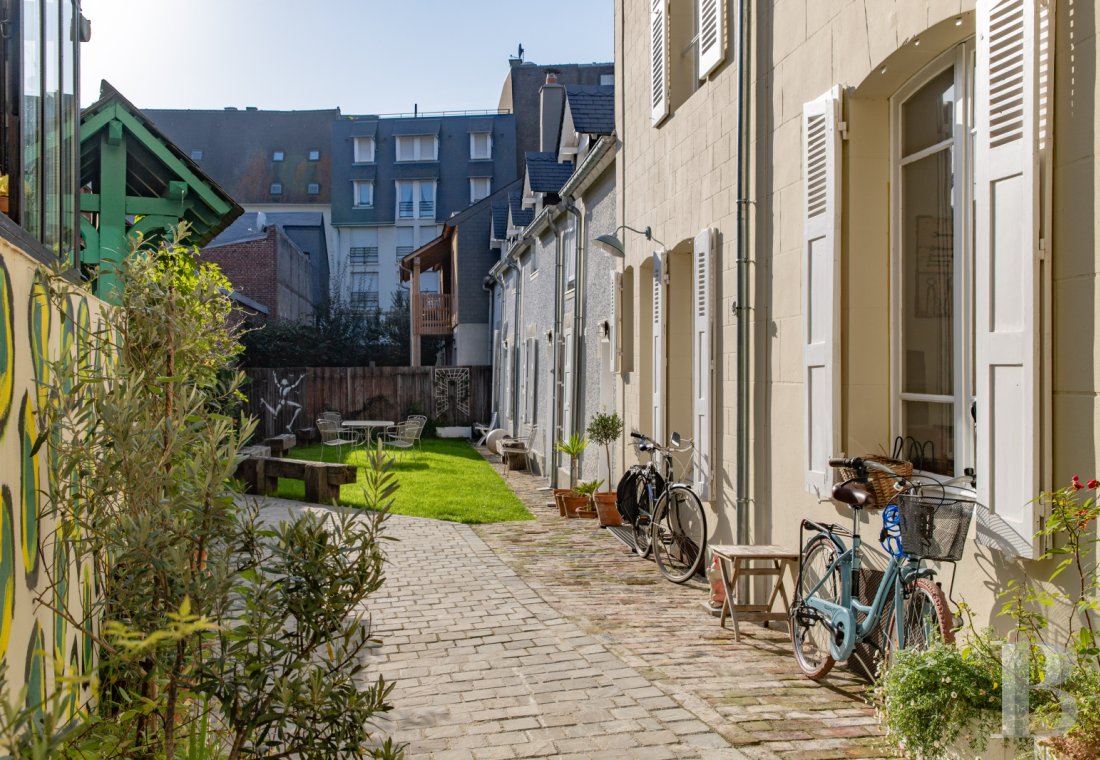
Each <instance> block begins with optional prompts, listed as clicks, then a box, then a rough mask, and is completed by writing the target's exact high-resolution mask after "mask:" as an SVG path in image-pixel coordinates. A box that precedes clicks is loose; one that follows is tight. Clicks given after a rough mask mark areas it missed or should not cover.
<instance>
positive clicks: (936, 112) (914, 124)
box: [901, 68, 955, 156]
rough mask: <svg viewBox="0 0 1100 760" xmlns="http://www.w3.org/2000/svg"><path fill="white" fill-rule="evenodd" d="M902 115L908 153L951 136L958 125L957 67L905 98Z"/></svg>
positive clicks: (903, 139)
mask: <svg viewBox="0 0 1100 760" xmlns="http://www.w3.org/2000/svg"><path fill="white" fill-rule="evenodd" d="M901 118H902V122H901V128H902V140H901V144H902V151H903V155H905V156H908V155H910V154H912V153H916V152H917V151H918V150H921V149H923V148H927V147H929V146H931V145H935V144H936V143H940V142H943V141H944V140H946V139H948V138H949V137H951V136H952V134H953V133H954V124H955V69H954V68H950V69H948V70H947V71H945V72H943V73H942V74H940V75H939V76H938V77H936V78H935V79H933V80H932V81H931V82H929V83H928V84H926V85H925V86H924V87H922V88H921V89H920V90H918V91H917V93H916V94H915V95H913V97H911V98H909V100H907V101H905V105H904V106H902V117H901Z"/></svg>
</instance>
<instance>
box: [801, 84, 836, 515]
mask: <svg viewBox="0 0 1100 760" xmlns="http://www.w3.org/2000/svg"><path fill="white" fill-rule="evenodd" d="M839 114H840V88H839V87H834V88H833V89H832V90H830V91H829V92H827V93H825V94H824V95H822V96H821V97H820V98H818V99H816V100H813V101H811V102H809V103H807V104H805V106H803V109H802V175H803V178H804V182H805V206H804V210H803V212H804V215H805V216H804V222H803V232H804V236H803V243H802V327H803V332H802V340H803V344H802V362H803V385H804V387H803V394H804V409H805V426H806V427H805V437H804V439H803V456H804V457H805V462H804V469H805V472H806V488H807V490H809V491H810V492H812V493H816V494H817V495H818V497H819V498H825V497H826V496H827V495H828V494H829V486H830V482H831V480H832V477H831V473H830V471H829V466H828V460H829V457H832V456H835V455H837V454H839V452H840V361H839V355H840V341H839V334H838V331H839V327H840V298H839V295H838V293H837V286H838V285H839V277H838V272H839V269H840V255H839V247H840V135H839V132H838V130H837V122H838V120H839Z"/></svg>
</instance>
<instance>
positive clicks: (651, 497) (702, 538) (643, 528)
mask: <svg viewBox="0 0 1100 760" xmlns="http://www.w3.org/2000/svg"><path fill="white" fill-rule="evenodd" d="M630 437H631V438H633V439H634V441H635V442H634V445H635V446H637V448H638V450H639V451H647V452H650V453H651V454H652V453H655V454H656V455H657V456H654V457H652V459H658V458H659V460H660V463H659V464H658V463H655V462H654V461H652V459H651V461H650V462H649V463H648V464H646V465H645V466H644V467H643V468H642V472H641V476H640V477H639V479H638V484H639V485H638V488H639V492H638V499H637V505H638V514H637V516H636V517H635V519H634V522H633V530H634V543H635V546H636V549H635V551H637V553H638V554H640V555H641V556H643V557H648V556H649V554H650V552H653V555H654V558H655V559H656V560H657V567H658V568H659V569H660V571H661V574H662V575H663V576H665V578H667V579H668V580H670V581H672V582H673V583H684V582H685V581H687V580H688V579H690V578H691V577H693V576H694V575H695V574H696V573H698V572H699V568H700V567H702V565H703V559H704V558H705V556H706V549H707V517H706V513H705V512H704V511H703V503H702V502H701V501H699V497H698V496H696V495H695V492H694V491H692V490H691V487H690V486H688V485H686V484H684V483H676V482H674V479H673V473H672V466H673V457H672V455H673V454H676V453H680V452H684V451H688V452H690V451H691V450H692V448H694V445H693V443H692V442H691V441H690V440H689V441H686V442H684V441H681V440H680V434H679V433H673V434H672V442H671V444H670V445H668V446H661V445H660V444H658V443H657V442H656V441H654V440H653V439H651V438H649V437H648V436H645V435H642V434H641V433H638V432H633V433H631V434H630Z"/></svg>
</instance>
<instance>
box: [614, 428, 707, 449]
mask: <svg viewBox="0 0 1100 760" xmlns="http://www.w3.org/2000/svg"><path fill="white" fill-rule="evenodd" d="M673 435H675V433H674V434H673ZM630 437H631V438H634V439H636V440H637V443H635V444H634V445H635V446H637V447H638V448H639V449H641V450H642V451H649V450H650V449H655V450H657V451H665V452H677V451H687V450H689V449H691V448H692V447H694V446H695V441H693V440H692V439H690V438H681V439H680V445H679V446H675V447H674V446H672V445H671V444H670V445H668V446H662V445H661V444H659V443H657V442H656V441H655V440H653V439H652V438H650V437H649V436H648V435H646V434H645V433H639V432H638V431H637V430H632V431H631V432H630Z"/></svg>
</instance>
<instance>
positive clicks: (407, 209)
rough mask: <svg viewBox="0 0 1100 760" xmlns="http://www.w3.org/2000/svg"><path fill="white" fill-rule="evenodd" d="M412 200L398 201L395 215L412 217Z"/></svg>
mask: <svg viewBox="0 0 1100 760" xmlns="http://www.w3.org/2000/svg"><path fill="white" fill-rule="evenodd" d="M413 206H414V204H413V202H412V201H400V202H399V203H398V204H397V215H398V216H402V217H410V218H411V217H412V215H413Z"/></svg>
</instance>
